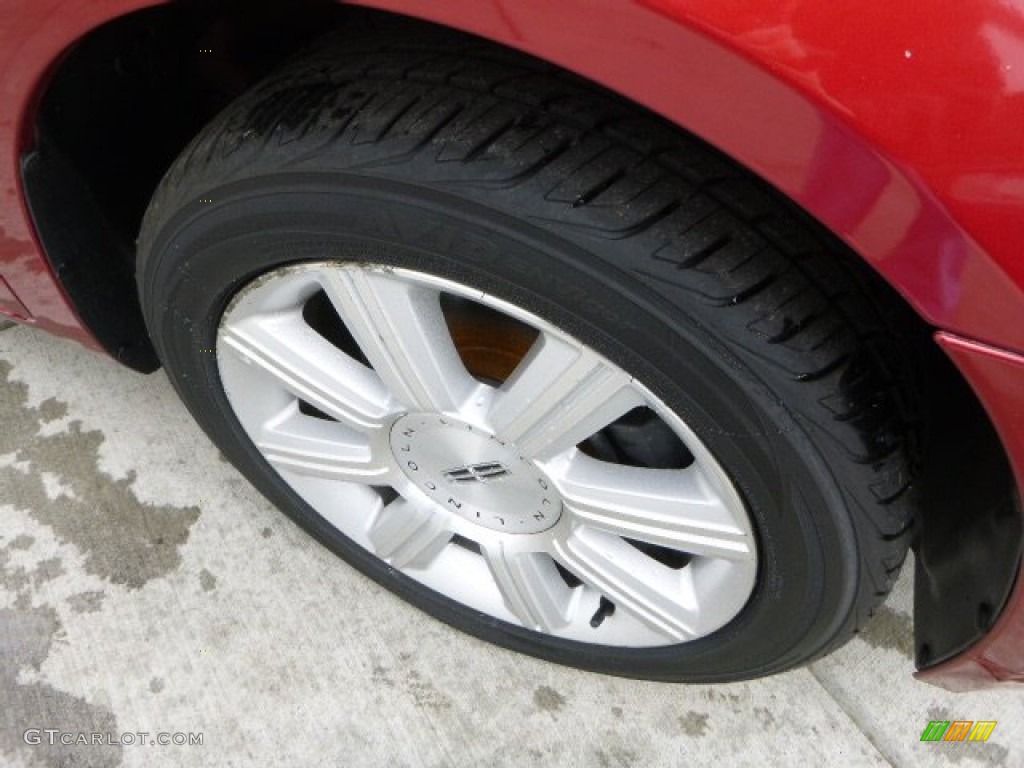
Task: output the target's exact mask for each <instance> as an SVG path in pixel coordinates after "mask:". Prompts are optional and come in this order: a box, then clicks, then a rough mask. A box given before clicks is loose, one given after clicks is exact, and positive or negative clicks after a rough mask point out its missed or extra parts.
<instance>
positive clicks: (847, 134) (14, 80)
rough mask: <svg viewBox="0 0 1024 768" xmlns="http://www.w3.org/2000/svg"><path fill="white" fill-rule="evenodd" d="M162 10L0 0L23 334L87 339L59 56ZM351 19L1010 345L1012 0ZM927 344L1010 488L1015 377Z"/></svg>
mask: <svg viewBox="0 0 1024 768" xmlns="http://www.w3.org/2000/svg"><path fill="white" fill-rule="evenodd" d="M155 4H158V3H157V2H154V0H93V1H92V2H88V3H81V2H73V1H72V0H0V104H3V109H2V111H0V271H2V274H3V276H4V277H6V278H7V280H8V282H9V283H10V284H11V286H12V287H13V289H14V290H15V291H16V292H17V294H18V295H19V296H20V297H21V299H22V300H23V301H24V302H25V303H26V304H27V305H28V309H29V310H30V311H31V313H32V318H31V322H34V323H36V324H37V325H39V326H41V327H44V328H46V329H48V330H51V331H54V332H57V333H60V334H62V335H65V336H71V337H73V338H76V339H78V340H79V341H82V342H84V343H87V344H90V345H92V346H96V344H95V342H94V341H93V340H92V337H91V336H90V334H89V333H88V331H87V330H86V329H84V328H82V326H81V324H80V322H79V321H78V320H77V318H76V317H75V315H74V313H73V311H72V310H71V309H70V307H69V305H68V302H67V300H66V298H65V297H64V295H63V293H62V291H61V289H60V287H59V286H58V285H57V284H56V282H55V281H54V279H53V277H52V275H51V274H50V271H49V268H48V266H47V264H46V262H45V260H44V259H43V257H42V256H41V254H40V251H39V246H38V243H37V240H36V237H35V234H34V232H33V230H32V226H31V224H30V222H29V220H28V217H27V215H26V212H25V208H24V203H23V200H22V196H21V192H20V180H19V173H18V158H19V156H20V154H21V153H22V151H24V150H25V149H26V148H28V147H29V146H30V144H31V142H32V119H33V107H34V104H35V101H36V99H37V98H38V96H39V94H40V92H41V90H42V88H43V86H44V84H45V82H46V78H47V75H48V73H49V72H50V71H52V68H53V67H54V66H55V63H56V62H57V61H59V59H60V57H61V54H62V52H63V51H65V50H66V49H67V48H68V46H70V45H71V44H73V42H74V41H75V40H76V39H78V38H79V37H80V36H81V35H83V34H85V33H86V32H87V31H88V30H90V29H92V28H93V27H95V26H97V25H99V24H101V23H103V22H104V21H106V20H108V19H111V18H114V17H116V16H119V15H122V14H125V13H128V12H131V11H132V10H136V9H139V8H143V7H146V6H150V5H155ZM357 4H359V5H366V6H370V7H376V8H381V9H385V10H392V11H395V12H398V13H402V14H406V15H410V16H417V17H421V18H425V19H429V20H432V21H436V22H439V23H442V24H446V25H448V26H453V27H458V28H461V29H464V30H467V31H470V32H474V33H477V34H480V35H482V36H484V37H488V38H491V39H494V40H496V41H498V42H501V43H504V44H506V45H510V46H514V47H516V48H520V49H522V50H525V51H527V52H530V53H533V54H535V55H538V56H540V57H542V58H545V59H548V60H550V61H552V62H554V63H557V64H559V65H562V66H564V67H566V68H567V69H570V70H573V71H575V72H578V73H579V74H581V75H583V76H585V77H588V78H590V79H592V80H594V81H597V82H599V83H602V84H604V85H606V86H607V87H609V88H611V89H613V90H616V91H618V92H620V93H622V94H624V95H626V96H627V97H629V98H631V99H633V100H634V101H636V102H638V103H640V104H643V105H645V106H647V107H649V108H651V109H652V110H654V111H656V112H659V113H661V114H662V115H664V116H666V117H667V118H669V119H670V120H672V121H674V122H676V123H677V124H679V125H681V126H683V127H685V128H687V129H689V130H690V131H692V132H693V133H695V134H697V135H699V136H701V137H703V138H704V139H706V140H707V141H709V142H710V143H712V144H715V145H716V146H718V147H719V148H720V149H722V150H723V151H725V152H726V153H728V154H730V155H731V156H732V157H734V158H736V159H737V160H739V161H740V162H741V163H743V164H745V165H746V166H748V167H749V168H751V169H752V170H754V171H756V172H757V173H758V174H760V175H761V176H762V177H763V178H765V179H767V180H768V181H769V182H771V183H772V184H774V185H775V186H776V187H777V188H779V189H780V190H782V191H783V192H784V193H786V194H787V195H788V196H789V197H791V198H792V199H793V200H795V201H796V202H798V203H799V204H800V205H802V206H803V207H804V208H805V209H806V210H807V211H809V212H810V213H811V214H812V215H814V216H815V217H816V218H817V219H818V220H820V221H821V222H822V223H824V224H825V225H826V226H828V227H829V228H830V229H831V230H832V231H833V232H835V233H836V234H837V235H838V236H840V237H842V238H843V239H844V240H846V242H848V243H849V244H850V245H851V246H852V247H853V248H854V250H856V251H857V252H858V253H860V254H861V255H862V256H863V257H864V258H865V259H866V260H867V261H869V262H870V263H871V264H872V265H873V266H874V267H875V268H876V269H877V270H878V271H879V272H880V273H881V274H882V275H883V276H885V277H886V279H887V280H888V281H889V282H890V283H891V284H892V285H894V286H895V287H896V288H897V289H898V290H899V291H900V292H901V293H902V294H903V295H904V296H905V297H906V298H907V299H908V300H909V301H910V302H911V304H913V305H914V306H915V307H916V308H917V310H918V311H919V312H920V313H921V314H922V316H923V317H925V318H926V319H927V320H928V321H929V322H930V323H932V324H933V325H935V326H936V327H938V328H941V329H944V330H945V331H949V332H952V333H955V334H958V335H959V336H961V337H963V338H965V339H974V340H977V341H979V342H985V343H987V344H990V345H993V346H994V347H1002V348H1004V349H1008V350H1016V351H1018V352H1024V322H1022V319H1024V257H1021V256H1020V255H1019V253H1018V249H1019V248H1020V247H1021V245H1022V244H1024V134H1022V133H1021V131H1020V126H1021V125H1024V13H1022V10H1024V3H1022V2H1021V1H1020V0H959V1H958V2H956V3H951V2H942V1H941V0H926V2H924V3H923V4H922V3H910V4H899V3H895V4H894V3H887V4H878V3H875V4H867V3H860V2H854V1H853V0H834V1H833V2H828V3H822V2H819V1H818V0H774V1H773V2H768V1H767V0H617V1H616V2H612V1H611V0H598V1H597V2H595V0H560V2H557V3H553V2H550V0H446V2H443V3H441V2H437V1H436V0H357ZM862 31H863V32H867V31H869V32H870V34H861V33H860V32H862ZM4 306H7V305H0V311H2V310H3V308H4ZM941 339H942V343H943V344H944V345H946V346H947V348H949V349H951V350H952V349H953V348H954V347H955V348H956V350H957V351H956V352H955V353H954V352H951V354H952V356H953V359H954V360H955V361H956V362H957V364H958V365H960V366H961V368H962V370H963V371H964V373H965V374H966V375H967V376H968V378H969V379H970V380H971V381H972V383H973V384H974V385H975V387H976V388H978V391H979V393H980V394H981V395H982V397H983V398H984V399H985V402H986V405H987V406H988V408H989V412H990V414H991V415H992V417H993V419H994V420H995V422H996V425H997V427H998V429H999V431H1000V434H1001V435H1002V437H1003V439H1004V441H1005V442H1006V445H1007V449H1008V451H1009V452H1010V453H1011V455H1012V456H1013V458H1014V461H1015V467H1016V469H1017V472H1018V479H1019V480H1020V481H1021V482H1022V487H1024V470H1022V468H1024V456H1021V453H1022V451H1021V450H1020V441H1021V440H1022V439H1024V424H1022V423H1021V422H1020V420H1019V417H1017V416H1015V415H1014V414H1016V413H1020V412H1024V367H1022V366H1020V365H1018V364H1011V363H1008V362H1007V361H1006V360H1005V359H1002V358H999V355H1000V354H1002V353H999V352H998V351H992V352H987V351H985V350H984V349H982V348H974V347H970V345H971V344H972V342H963V341H961V342H956V343H954V337H953V336H942V337H941ZM964 344H966V345H967V346H968V347H970V349H969V351H964V350H965V348H964V347H963V345H964ZM992 355H995V356H996V357H997V358H998V359H999V360H1000V363H999V365H997V364H996V363H992V362H991V360H990V358H991V357H992ZM981 361H988V362H981ZM992 366H996V367H997V368H998V370H999V371H1000V373H998V375H997V374H996V373H995V372H994V371H992V370H989V368H990V367H992ZM999 366H1002V367H999ZM1015 446H1016V447H1015ZM1015 451H1016V453H1015ZM1021 633H1024V594H1022V589H1021V587H1020V585H1018V588H1017V592H1016V596H1015V602H1014V603H1013V605H1012V606H1011V607H1010V608H1008V609H1007V611H1006V612H1004V615H1003V616H1002V617H1001V619H1000V620H999V622H998V624H997V625H996V627H995V629H994V630H993V631H992V632H991V633H990V634H989V636H988V637H987V638H986V639H985V640H984V641H983V642H982V643H980V644H979V645H978V646H977V647H976V648H975V649H972V650H971V651H969V652H968V653H967V654H965V655H964V656H963V657H961V659H970V661H969V662H968V661H963V662H961V661H960V660H959V659H956V660H953V661H951V662H948V663H947V664H944V665H942V667H940V668H939V669H938V670H935V671H930V672H929V673H927V677H928V678H929V679H930V680H939V679H940V678H941V679H945V680H953V679H955V678H956V676H957V675H959V674H962V673H966V674H970V673H971V670H972V669H974V667H971V666H968V665H969V664H973V665H981V666H980V667H978V669H981V668H984V669H989V670H991V669H996V668H997V667H998V668H1000V669H1004V667H1002V666H1000V665H1004V663H1005V664H1008V666H1005V669H1004V671H1008V670H1011V669H1013V670H1018V672H1017V674H1020V672H1019V671H1020V670H1024V659H1022V658H1021V656H1020V655H1019V654H1018V655H1016V656H1013V655H1012V653H1010V654H1009V655H1007V652H1005V650H1003V649H1005V648H1006V647H1008V646H1012V645H1014V644H1016V645H1017V646H1018V647H1019V646H1020V645H1021V642H1020V639H1021ZM978 654H981V655H980V656H979V655H978ZM993 654H994V655H993ZM1000 654H1002V655H1000ZM979 659H980V660H981V661H979ZM982 662H984V663H982ZM961 663H962V665H963V666H959V667H958V666H957V665H958V664H961ZM985 664H991V665H995V666H992V667H987V666H985ZM942 670H945V672H943V671H942ZM965 671H966V672H965ZM974 671H977V670H976V669H975V670H974ZM943 674H945V677H943ZM979 674H980V673H979ZM994 674H995V673H993V674H990V675H988V677H989V678H991V677H992V676H993V675H994ZM1000 674H1002V673H1000ZM1004 676H1005V675H1004ZM984 677H985V676H984V675H981V678H984Z"/></svg>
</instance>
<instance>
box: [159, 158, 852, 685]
mask: <svg viewBox="0 0 1024 768" xmlns="http://www.w3.org/2000/svg"><path fill="white" fill-rule="evenodd" d="M204 198H205V199H212V200H214V201H215V202H214V203H213V204H210V203H203V202H198V201H197V202H196V203H193V204H190V205H187V206H185V207H184V208H183V209H181V210H180V211H178V212H177V213H176V214H174V215H173V216H171V217H170V218H169V219H168V220H167V221H166V223H164V224H162V225H160V226H157V227H154V226H152V222H150V227H149V228H148V230H147V231H145V232H144V233H143V237H142V240H141V247H140V259H141V260H140V269H139V284H140V291H141V295H142V303H143V307H144V311H145V315H146V321H147V325H148V327H149V330H150V334H151V336H152V338H153V340H154V344H155V346H156V347H157V350H158V352H159V354H160V357H161V359H162V360H163V362H164V365H165V368H166V369H167V372H168V375H169V377H170V379H171V381H172V383H173V384H174V386H175V387H176V389H177V390H178V392H179V393H180V394H181V396H182V397H183V399H184V400H185V402H186V404H187V406H188V407H189V409H190V410H191V412H192V413H193V415H194V416H195V417H196V419H197V420H198V421H199V423H200V425H201V426H202V427H203V429H204V430H205V431H206V432H207V434H208V435H209V436H210V437H211V439H213V441H214V442H215V443H216V444H217V445H218V447H220V448H221V450H222V451H223V452H224V453H225V455H226V456H227V457H228V458H229V459H230V460H231V461H232V462H233V463H234V464H235V465H236V466H237V467H238V468H239V469H240V470H241V471H242V472H243V473H244V474H245V475H246V476H247V477H248V478H249V479H250V480H251V481H252V482H253V483H254V484H255V485H256V486H257V487H258V488H259V489H260V490H261V491H262V492H263V493H264V494H265V495H266V496H267V497H268V498H269V499H270V500H271V501H272V502H274V503H275V504H276V505H277V506H278V507H279V508H281V509H282V510H283V511H285V512H286V513H287V514H289V515H290V516H291V517H292V518H293V519H294V520H295V521H296V522H298V523H299V524H300V525H301V526H303V527H304V528H305V529H306V530H307V531H309V532H310V533H312V534H313V535H314V536H315V537H316V538H317V539H319V540H320V541H321V542H323V543H324V544H325V545H326V546H327V547H329V548H330V549H331V550H332V551H334V552H335V553H336V554H338V555H339V556H341V557H342V558H344V559H345V560H346V561H348V562H349V563H350V564H352V565H353V566H355V567H356V568H358V569H359V570H361V571H362V572H364V573H365V574H367V575H368V576H370V577H371V578H373V579H375V580H376V581H378V582H379V583H381V584H383V585H384V586H386V587H387V588H388V589H391V590H392V591H394V592H396V593H397V594H399V595H400V596H402V597H404V598H405V599H407V600H408V601H409V602H411V603H413V604H415V605H417V606H418V607H420V608H422V609H424V610H426V611H428V612H429V613H431V614H433V615H435V616H436V617H438V618H440V619H442V620H443V621H445V622H447V623H449V624H451V625H453V626H456V627H458V628H460V629H463V630H465V631H468V632H470V633H472V634H474V635H476V636H478V637H481V638H483V639H485V640H488V641H491V642H495V643H497V644H499V645H503V646H505V647H508V648H512V649H514V650H517V651H521V652H525V653H529V654H532V655H535V656H539V657H542V658H545V659H549V660H551V661H555V662H559V663H563V664H569V665H573V666H577V667H582V668H586V669H591V670H594V671H599V672H606V673H612V674H618V675H626V676H634V677H644V678H651V679H664V680H688V681H694V682H711V681H723V680H733V679H739V678H749V677H755V676H760V675H763V674H768V673H771V672H774V671H777V670H779V669H782V668H785V667H787V666H790V665H792V664H793V663H796V662H798V661H801V660H806V659H807V658H809V657H813V656H814V655H816V654H817V653H819V652H820V651H821V649H822V648H823V647H824V646H825V645H826V644H827V643H828V642H829V640H830V639H831V638H832V636H833V635H834V634H835V632H836V631H837V628H838V627H839V626H841V625H842V624H843V623H844V622H845V620H846V617H847V615H848V614H849V612H850V610H851V606H852V604H853V600H854V594H855V584H856V579H857V573H856V567H857V563H858V554H857V547H856V538H855V535H854V532H853V528H852V525H851V524H850V521H849V520H848V519H847V517H846V513H845V504H844V502H843V497H842V494H841V490H840V488H839V486H838V483H837V482H836V479H835V478H834V477H833V476H832V474H831V472H830V471H829V469H828V462H827V461H826V460H825V458H824V457H822V456H821V454H820V453H819V451H818V449H817V448H816V446H815V444H814V442H813V441H812V440H811V439H810V438H809V436H808V435H807V433H806V431H805V429H804V428H803V427H802V426H801V420H800V418H799V416H798V414H794V412H793V411H792V410H791V409H789V408H787V407H786V405H785V404H783V403H782V402H781V400H780V398H779V397H778V396H777V395H776V394H775V393H774V392H773V389H772V387H771V386H770V385H769V384H768V383H766V379H767V378H768V377H766V376H765V375H763V372H761V371H758V370H757V367H758V361H757V360H756V359H751V358H749V357H744V356H743V355H742V352H740V353H738V352H737V350H736V349H734V348H732V347H730V346H728V345H727V344H726V343H723V341H722V340H721V339H720V338H717V337H716V336H715V334H714V333H713V332H712V331H710V330H709V327H710V326H709V324H708V322H707V319H706V318H705V317H702V316H701V313H700V311H698V310H699V308H694V307H688V306H680V305H678V304H673V303H670V302H667V301H664V300H663V299H661V298H659V297H658V296H657V295H655V294H653V293H652V292H651V291H650V290H649V289H648V288H647V287H646V286H645V285H644V283H643V282H641V281H640V280H638V279H636V277H635V276H634V275H633V274H632V272H631V271H630V270H629V264H628V256H621V257H619V258H615V259H613V258H610V257H609V256H607V255H603V254H601V253H600V252H599V251H598V250H597V249H593V248H588V247H587V244H586V243H585V242H580V241H579V240H572V239H569V238H566V237H562V236H556V235H554V234H552V233H551V232H550V231H549V230H546V229H544V228H542V227H539V226H534V225H532V224H530V223H529V222H528V221H524V220H522V219H520V218H514V217H512V216H508V215H505V214H502V213H500V212H497V211H495V210H491V209H487V208H485V207H483V206H478V205H475V204H473V203H471V202H469V201H467V200H466V199H465V197H461V196H460V197H455V196H450V195H447V194H445V193H442V192H439V191H437V190H427V189H423V188H419V187H413V186H412V185H407V184H402V183H398V182H393V181H384V180H379V179H368V178H366V177H359V176H353V175H350V174H345V173H319V174H306V173H296V174H273V175H266V176H262V177H258V178H253V179H249V180H246V181H242V182H236V183H233V184H229V185H226V186H224V187H221V188H217V189H213V190H211V191H210V193H209V194H208V195H205V196H204ZM324 260H327V261H330V260H336V261H343V262H367V263H374V264H383V265H389V266H394V267H404V268H408V269H413V270H417V271H420V272H425V273H429V274H432V275H437V276H439V277H443V278H445V279H448V280H452V281H455V282H458V283H461V284H464V285H467V286H471V287H472V288H474V289H479V290H481V291H484V292H486V293H488V294H490V295H493V296H496V297H497V298H500V299H502V300H505V301H508V302H510V303H512V304H514V305H516V306H518V307H521V308H523V309H525V310H527V311H528V312H531V313H532V314H534V315H536V316H538V317H541V318H543V319H544V320H546V321H547V322H549V323H551V324H552V325H554V326H556V327H558V328H560V329H561V330H563V331H564V332H566V333H568V334H570V335H572V336H574V337H575V338H577V339H578V340H580V341H582V342H583V343H585V344H586V345H588V346H590V347H592V348H594V349H595V350H596V351H598V352H599V353H601V354H602V355H604V356H606V357H607V358H608V359H610V360H611V361H613V362H614V363H616V364H617V365H619V366H620V367H622V368H623V369H624V370H626V371H627V372H629V373H630V374H631V375H633V376H634V377H635V378H636V379H637V380H639V381H641V382H642V383H643V384H644V385H646V386H647V387H648V388H649V389H650V390H651V391H652V392H653V393H654V394H656V395H657V396H658V397H659V398H660V399H661V400H662V401H663V402H665V403H666V405H668V407H669V408H671V410H673V411H674V412H675V413H677V414H678V415H679V416H680V417H681V418H682V419H683V420H684V421H685V422H686V423H687V425H688V426H689V427H690V428H691V429H692V430H693V431H694V432H695V433H696V434H697V435H698V437H699V438H700V439H701V440H702V441H703V442H704V444H705V446H706V447H707V448H708V449H709V450H710V451H711V453H712V455H713V456H714V457H715V458H716V460H717V461H718V462H719V463H720V464H721V466H722V467H723V468H724V469H725V470H726V472H727V474H728V475H729V477H730V479H731V480H732V481H733V483H734V485H735V486H736V488H737V489H738V491H739V492H740V495H741V497H742V498H743V499H744V501H745V503H746V505H747V509H748V512H749V514H750V516H751V519H752V522H753V525H754V529H755V532H756V535H757V539H758V558H759V574H758V580H757V585H756V587H755V590H754V593H753V595H752V596H751V599H750V601H749V602H748V604H747V606H746V607H745V608H744V609H743V610H742V611H741V613H740V614H739V615H738V616H737V617H736V618H735V619H734V620H733V621H732V622H730V623H729V624H728V625H726V626H725V627H723V628H722V629H720V630H718V631H716V632H715V633H713V634H711V635H709V636H707V637H705V638H701V639H699V640H695V641H691V642H688V643H683V644H679V645H675V646H669V647H664V648H655V649H625V648H611V647H604V646H592V645H586V644H582V643H577V642H573V641H567V640H562V639H560V638H555V637H551V636H547V635H541V634H539V633H536V632H531V631H527V630H525V629H522V628H520V627H516V626H513V625H510V624H507V623H505V622H502V621H499V620H497V619H494V618H492V617H490V616H486V615H484V614H481V613H479V612H477V611H474V610H471V609H469V608H466V607H465V606H462V605H460V604H458V603H455V602H453V601H451V600H449V599H447V598H445V597H444V596H442V595H440V594H438V593H435V592H433V591H431V590H429V589H427V588H425V587H423V586H421V585H420V584H419V583H417V582H416V581H414V580H413V579H411V578H409V577H407V576H405V575H404V574H402V573H400V572H399V571H397V570H395V569H393V568H391V567H390V566H388V565H387V564H386V563H384V562H383V561H381V560H379V559H377V558H376V557H374V556H373V555H371V554H370V553H368V552H367V551H365V550H363V549H362V548H361V547H358V546H357V545H355V544H353V543H352V542H351V541H350V540H349V539H347V538H346V537H344V536H343V535H342V534H340V533H339V532H338V531H337V530H336V529H335V528H333V527H332V526H330V525H329V524H327V523H326V522H325V521H324V520H323V518H321V517H320V516H319V515H317V514H316V512H315V511H314V510H313V509H312V508H310V507H309V505H307V504H306V503H305V502H304V501H303V500H302V499H301V498H300V497H299V496H298V494H297V493H295V492H294V491H293V490H292V489H291V488H290V487H289V486H288V485H287V484H286V483H285V482H284V481H283V480H282V479H281V478H280V477H279V476H278V475H277V474H276V472H275V471H274V470H273V469H272V468H271V467H270V466H269V464H267V462H266V461H265V460H264V459H263V458H262V456H261V455H260V454H259V452H258V451H257V450H256V448H255V447H254V446H253V445H252V443H251V441H250V440H249V438H248V437H247V436H246V434H245V432H244V431H243V429H242V427H241V425H240V424H239V423H238V421H237V420H236V419H235V417H234V415H233V412H232V410H231V408H230V406H229V404H228V402H227V399H226V397H225V395H224V392H223V388H222V387H221V384H220V379H219V375H218V371H217V365H216V358H215V356H214V355H211V354H209V352H204V351H203V350H210V349H215V348H216V332H217V327H218V324H219V322H220V318H221V315H222V314H223V311H224V309H225V308H226V306H227V304H228V302H229V301H230V299H231V298H232V296H233V295H234V294H235V293H236V292H237V291H238V290H239V289H240V288H241V287H242V286H244V285H246V284H247V283H248V282H249V281H251V280H252V279H254V278H255V277H258V276H259V275H261V274H263V273H265V272H268V271H270V270H273V269H276V268H279V267H282V266H286V265H289V264H295V263H298V262H307V261H324Z"/></svg>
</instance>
